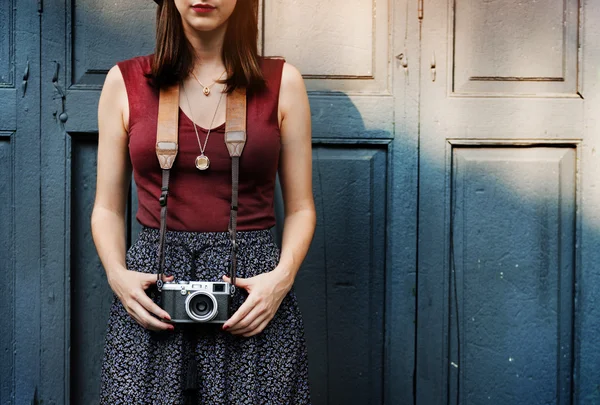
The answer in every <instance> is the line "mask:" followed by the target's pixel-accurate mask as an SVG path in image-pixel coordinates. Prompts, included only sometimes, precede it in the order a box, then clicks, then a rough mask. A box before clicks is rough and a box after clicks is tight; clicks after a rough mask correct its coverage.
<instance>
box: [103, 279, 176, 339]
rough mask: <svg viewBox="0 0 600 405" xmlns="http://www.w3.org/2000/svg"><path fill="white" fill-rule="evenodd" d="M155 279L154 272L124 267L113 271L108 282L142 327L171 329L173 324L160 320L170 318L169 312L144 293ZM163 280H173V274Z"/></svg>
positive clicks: (157, 329)
mask: <svg viewBox="0 0 600 405" xmlns="http://www.w3.org/2000/svg"><path fill="white" fill-rule="evenodd" d="M156 280H157V276H156V274H148V273H140V272H137V271H132V270H126V269H124V270H120V271H113V272H112V273H111V275H110V277H109V279H108V283H109V284H110V288H112V290H113V291H114V293H115V294H116V295H117V297H118V298H119V300H121V303H122V304H123V306H124V307H125V309H126V310H127V312H128V313H129V315H130V316H131V317H132V318H133V319H134V320H135V321H136V322H137V323H139V324H140V325H141V326H142V327H144V328H146V329H150V330H154V331H161V330H173V329H174V328H175V327H174V326H173V325H171V324H169V323H166V322H163V321H161V320H160V319H167V320H171V317H170V316H169V314H168V313H167V312H166V311H165V310H163V309H162V308H161V307H159V306H158V305H156V303H154V301H152V300H151V299H150V297H148V295H147V294H146V290H147V289H148V287H150V286H151V285H153V284H156ZM164 281H173V276H169V277H165V278H164ZM151 314H154V315H156V316H157V317H158V318H160V319H157V318H155V317H153V316H152V315H151Z"/></svg>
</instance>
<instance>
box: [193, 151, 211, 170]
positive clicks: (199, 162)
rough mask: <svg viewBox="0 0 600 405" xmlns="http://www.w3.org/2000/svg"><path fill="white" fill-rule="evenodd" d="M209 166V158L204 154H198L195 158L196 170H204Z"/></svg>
mask: <svg viewBox="0 0 600 405" xmlns="http://www.w3.org/2000/svg"><path fill="white" fill-rule="evenodd" d="M208 166H210V160H208V158H207V157H206V156H204V154H202V155H200V156H198V157H197V158H196V169H198V170H206V169H208Z"/></svg>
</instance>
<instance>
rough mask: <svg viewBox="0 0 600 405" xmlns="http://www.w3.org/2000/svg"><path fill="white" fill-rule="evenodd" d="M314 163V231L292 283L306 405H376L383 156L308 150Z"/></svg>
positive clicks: (379, 395)
mask: <svg viewBox="0 0 600 405" xmlns="http://www.w3.org/2000/svg"><path fill="white" fill-rule="evenodd" d="M313 161H314V171H313V183H314V190H315V203H316V206H317V212H318V217H317V222H318V224H319V225H318V227H317V231H316V234H315V237H314V241H313V244H312V246H311V249H310V252H309V254H308V257H307V258H306V261H305V263H304V264H303V266H302V269H301V270H300V273H299V275H298V279H297V283H296V289H297V291H298V296H299V301H300V308H301V310H302V311H303V315H304V323H305V330H306V339H307V341H308V350H309V365H310V368H309V371H310V383H311V389H312V392H311V394H312V400H313V404H337V403H357V404H358V403H360V404H374V405H375V404H381V403H382V401H383V391H382V389H383V385H382V377H383V363H382V359H383V355H384V352H383V334H382V330H383V328H384V325H383V313H384V302H385V301H384V298H385V295H384V287H385V261H384V251H385V194H386V184H385V182H382V181H381V180H380V179H379V178H378V175H379V173H382V172H385V171H386V164H387V151H386V149H385V148H381V147H379V148H373V147H371V148H360V149H359V148H348V147H340V146H333V145H315V148H314V150H313ZM359 196H360V197H359Z"/></svg>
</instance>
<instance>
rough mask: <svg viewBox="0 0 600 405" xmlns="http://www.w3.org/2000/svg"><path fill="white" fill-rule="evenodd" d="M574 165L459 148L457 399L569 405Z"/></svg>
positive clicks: (453, 330) (542, 153)
mask: <svg viewBox="0 0 600 405" xmlns="http://www.w3.org/2000/svg"><path fill="white" fill-rule="evenodd" d="M575 158H576V150H575V149H574V148H565V147H559V146H558V147H527V148H524V147H523V148H522V147H512V148H504V147H493V146H491V145H490V146H489V147H483V148H480V147H468V146H463V145H453V147H452V163H453V164H452V194H453V197H452V198H453V203H452V205H453V206H452V213H451V221H452V222H453V224H454V225H453V226H452V228H451V229H452V230H453V233H452V235H451V239H450V249H451V251H450V252H449V253H450V272H449V273H448V274H447V275H446V277H447V279H448V284H449V287H450V288H449V290H450V292H449V298H450V304H449V310H450V311H449V319H448V321H447V322H448V325H449V328H448V334H449V339H450V348H449V351H450V353H449V358H450V360H451V362H450V367H449V373H450V375H449V381H450V398H451V400H452V399H453V398H455V397H456V395H457V392H456V389H455V387H456V386H457V385H458V384H460V397H461V398H462V402H461V403H475V404H480V403H486V402H490V403H502V404H507V405H508V404H514V405H518V404H523V403H527V404H532V405H533V404H540V405H542V404H549V403H559V404H564V403H570V402H569V401H570V394H571V373H572V364H573V355H572V353H573V343H574V341H573V340H574V336H573V301H574V295H573V293H574V291H573V282H574V267H575V255H574V252H575V229H574V225H575V216H576V212H575V197H576V196H575V178H576V163H575ZM557 383H558V385H557Z"/></svg>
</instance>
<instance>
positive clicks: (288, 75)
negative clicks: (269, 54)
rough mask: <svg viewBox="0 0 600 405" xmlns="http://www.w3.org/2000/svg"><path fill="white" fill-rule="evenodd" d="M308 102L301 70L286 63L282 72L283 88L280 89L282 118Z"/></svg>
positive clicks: (280, 112) (280, 113)
mask: <svg viewBox="0 0 600 405" xmlns="http://www.w3.org/2000/svg"><path fill="white" fill-rule="evenodd" d="M304 104H306V105H307V106H308V96H307V94H306V87H305V85H304V79H303V78H302V74H301V73H300V71H299V70H298V69H297V68H296V67H295V66H293V65H291V64H289V63H287V62H286V63H285V64H284V65H283V72H282V74H281V88H280V90H279V115H280V117H281V119H282V120H283V119H285V117H286V116H287V115H288V114H289V113H290V112H291V111H292V110H294V109H298V107H300V106H302V105H304Z"/></svg>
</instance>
